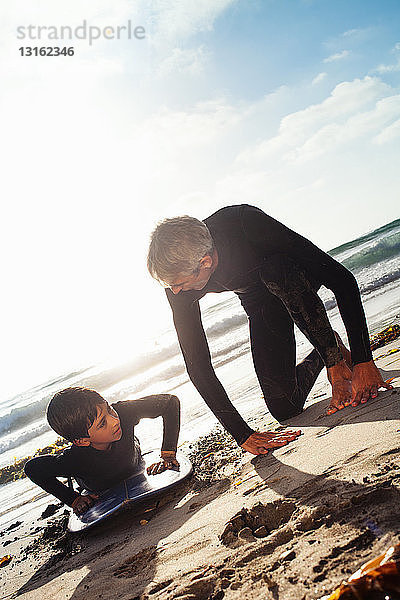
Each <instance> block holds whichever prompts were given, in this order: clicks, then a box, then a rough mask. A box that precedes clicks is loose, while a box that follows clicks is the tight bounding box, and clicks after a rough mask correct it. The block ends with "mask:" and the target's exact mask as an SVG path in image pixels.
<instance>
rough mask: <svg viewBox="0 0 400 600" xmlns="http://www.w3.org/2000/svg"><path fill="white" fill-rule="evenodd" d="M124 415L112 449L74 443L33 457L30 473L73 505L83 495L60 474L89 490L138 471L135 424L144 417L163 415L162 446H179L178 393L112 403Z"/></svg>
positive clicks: (139, 466) (140, 466)
mask: <svg viewBox="0 0 400 600" xmlns="http://www.w3.org/2000/svg"><path fill="white" fill-rule="evenodd" d="M112 407H113V408H114V410H116V411H117V413H118V416H119V418H120V424H121V429H122V437H121V439H120V440H118V441H117V442H113V443H112V444H111V447H110V448H109V449H108V450H95V449H94V448H92V447H91V446H75V445H72V446H71V447H70V448H67V450H64V452H63V453H62V454H60V455H58V456H53V455H47V454H46V455H44V456H38V457H35V458H32V459H31V460H30V461H28V462H27V463H26V465H25V473H26V475H27V476H28V477H29V478H30V479H31V480H32V481H33V482H34V483H36V484H37V485H39V486H40V487H41V488H43V489H44V490H46V492H48V493H49V494H53V496H56V498H58V499H59V500H61V502H64V503H65V504H68V505H69V506H71V505H72V503H73V501H74V500H75V498H77V496H78V495H79V494H78V493H77V492H76V491H74V490H72V489H71V488H69V487H67V486H66V485H64V484H63V483H61V482H60V481H58V479H57V477H74V479H76V480H77V481H78V483H79V484H80V485H81V486H82V487H84V488H85V489H87V490H90V491H92V492H99V491H101V490H105V489H107V488H110V487H112V486H113V485H115V484H116V483H118V482H119V481H122V480H123V479H126V478H127V477H129V476H130V475H132V474H134V473H136V472H138V471H139V470H140V469H141V468H142V467H143V462H142V455H141V452H140V445H139V440H138V439H137V437H136V436H135V435H134V427H135V425H137V424H138V423H139V421H140V419H143V418H150V419H154V418H156V417H162V418H163V421H164V435H163V442H162V446H161V449H162V450H176V446H177V442H178V435H179V427H180V407H179V400H178V398H177V397H176V396H171V395H169V394H160V395H157V396H147V397H145V398H140V399H138V400H126V401H123V402H116V403H115V404H113V405H112Z"/></svg>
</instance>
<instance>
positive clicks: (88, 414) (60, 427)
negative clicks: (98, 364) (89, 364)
mask: <svg viewBox="0 0 400 600" xmlns="http://www.w3.org/2000/svg"><path fill="white" fill-rule="evenodd" d="M103 402H105V400H104V398H103V396H100V394H98V393H97V392H95V391H94V390H89V389H88V388H84V387H69V388H66V389H65V390H61V391H60V392H57V393H56V394H54V396H53V398H52V399H51V400H50V402H49V405H48V407H47V420H48V422H49V425H50V427H51V428H52V429H54V431H55V432H56V433H58V434H59V435H62V437H63V438H65V439H67V440H69V441H70V442H73V441H74V440H79V438H82V437H88V435H89V434H88V428H89V427H91V426H92V425H93V421H94V420H95V418H96V416H97V407H98V406H99V404H102V403H103Z"/></svg>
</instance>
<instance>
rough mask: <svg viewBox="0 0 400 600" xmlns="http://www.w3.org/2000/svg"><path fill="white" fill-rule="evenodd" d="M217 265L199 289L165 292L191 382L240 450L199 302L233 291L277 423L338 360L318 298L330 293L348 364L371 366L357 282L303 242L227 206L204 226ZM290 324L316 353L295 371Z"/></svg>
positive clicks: (247, 209) (235, 416)
mask: <svg viewBox="0 0 400 600" xmlns="http://www.w3.org/2000/svg"><path fill="white" fill-rule="evenodd" d="M204 223H205V224H206V225H207V227H208V229H209V231H210V233H211V236H212V238H213V241H214V245H215V248H216V250H217V253H218V266H217V268H216V270H215V271H214V273H213V274H212V275H211V277H210V279H209V281H208V283H207V284H206V286H205V287H204V288H203V289H202V290H190V291H181V292H179V293H178V294H176V295H174V294H173V293H172V291H171V290H170V289H167V290H166V294H167V298H168V300H169V303H170V305H171V308H172V311H173V317H174V324H175V328H176V331H177V334H178V339H179V343H180V346H181V349H182V353H183V356H184V360H185V364H186V367H187V370H188V373H189V376H190V379H191V380H192V382H193V383H194V385H195V386H196V388H197V390H198V391H199V393H200V394H201V396H202V397H203V398H204V400H205V402H206V403H207V405H208V406H209V407H210V409H211V410H212V411H213V413H214V414H215V416H216V417H217V418H218V420H219V421H220V422H221V423H222V425H223V426H224V427H225V429H226V430H227V431H229V432H230V433H231V434H232V435H233V437H234V438H235V439H236V441H237V442H238V443H239V444H242V443H243V442H244V441H245V440H246V439H247V438H248V437H249V436H250V435H251V434H252V433H253V430H252V429H251V428H250V427H249V426H248V425H247V424H246V422H245V421H244V420H243V419H242V417H241V416H240V414H239V413H238V412H237V411H236V409H235V408H234V406H233V405H232V403H231V402H230V400H229V398H228V396H227V394H226V392H225V390H224V388H223V387H222V385H221V383H220V381H219V380H218V379H217V377H216V375H215V372H214V369H213V367H212V364H211V357H210V351H209V348H208V344H207V340H206V336H205V333H204V329H203V326H202V322H201V314H200V308H199V299H200V298H202V297H203V296H204V295H205V294H207V293H208V292H223V291H227V290H231V291H234V292H235V293H236V294H237V295H238V297H239V299H240V301H241V303H242V306H243V308H244V310H245V311H246V313H247V315H248V317H249V325H250V340H251V349H252V355H253V362H254V367H255V370H256V374H257V377H258V380H259V383H260V386H261V389H262V391H263V395H264V398H265V402H266V404H267V406H268V409H269V411H270V412H271V414H272V415H273V416H274V417H275V418H276V419H277V420H278V421H282V420H285V419H287V418H289V417H291V416H294V415H295V414H298V413H299V412H301V411H302V409H303V406H304V402H305V400H306V397H307V395H308V393H309V391H310V390H311V388H312V386H313V384H314V382H315V379H316V378H317V376H318V374H319V372H320V371H321V369H322V367H323V365H324V364H325V365H326V366H327V367H331V366H333V365H334V364H336V363H337V362H339V361H340V360H342V355H341V353H340V350H339V348H338V345H337V342H336V340H335V336H334V333H333V330H332V328H331V326H330V324H329V321H328V317H327V314H326V311H325V308H324V305H323V303H322V301H321V299H320V297H319V296H318V294H317V290H318V289H319V287H320V286H321V285H324V286H326V287H327V288H329V289H331V290H332V291H333V292H334V294H335V296H336V300H337V303H338V307H339V310H340V313H341V316H342V319H343V322H344V325H345V327H346V331H347V334H348V337H349V343H350V349H351V353H352V360H353V363H354V364H357V363H360V362H366V361H369V360H371V359H372V355H371V349H370V344H369V336H368V330H367V324H366V321H365V315H364V310H363V308H362V304H361V298H360V292H359V289H358V285H357V282H356V280H355V278H354V276H353V275H352V273H350V271H348V270H347V269H345V267H343V266H342V265H341V264H340V263H338V262H337V261H335V260H334V259H333V258H331V257H330V256H329V255H328V254H326V253H325V252H323V251H322V250H320V249H319V248H317V247H316V246H315V245H314V244H312V243H311V242H310V241H308V240H307V239H305V238H304V237H302V236H301V235H299V234H297V233H295V232H294V231H292V230H291V229H289V228H287V227H285V226H284V225H282V223H279V222H278V221H276V220H275V219H273V218H272V217H269V216H268V215H266V214H265V213H264V212H262V211H261V210H260V209H258V208H255V207H254V206H249V205H239V206H228V207H226V208H223V209H221V210H219V211H217V212H216V213H214V214H213V215H211V216H210V217H208V218H207V219H205V220H204ZM293 323H296V325H297V326H298V327H299V328H300V330H301V331H302V332H303V333H304V334H305V335H306V337H307V338H308V339H309V340H310V342H311V343H312V344H313V346H314V348H315V350H313V352H311V354H310V355H309V356H308V357H307V358H306V359H305V360H304V361H303V362H302V363H301V364H299V365H297V367H296V347H295V338H294V326H293Z"/></svg>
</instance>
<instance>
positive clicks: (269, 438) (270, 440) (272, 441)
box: [241, 430, 301, 454]
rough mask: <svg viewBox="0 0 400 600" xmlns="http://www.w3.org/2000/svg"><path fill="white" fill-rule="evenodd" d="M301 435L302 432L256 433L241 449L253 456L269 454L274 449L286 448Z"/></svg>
mask: <svg viewBox="0 0 400 600" xmlns="http://www.w3.org/2000/svg"><path fill="white" fill-rule="evenodd" d="M299 435H301V431H300V430H298V431H292V430H289V431H277V432H275V431H263V432H258V431H255V432H254V433H252V434H251V436H250V437H249V438H247V440H246V441H245V442H243V444H241V448H243V450H246V451H247V452H251V454H267V453H268V452H269V450H271V449H273V448H280V447H281V446H286V444H288V443H289V442H292V441H293V440H295V439H296V438H297V437H299Z"/></svg>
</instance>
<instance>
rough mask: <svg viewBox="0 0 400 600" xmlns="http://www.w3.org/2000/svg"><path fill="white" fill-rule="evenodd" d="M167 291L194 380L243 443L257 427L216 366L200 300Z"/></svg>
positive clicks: (233, 433) (215, 413)
mask: <svg viewBox="0 0 400 600" xmlns="http://www.w3.org/2000/svg"><path fill="white" fill-rule="evenodd" d="M166 294H167V298H168V301H169V303H170V305H171V308H172V313H173V319H174V325H175V329H176V332H177V334H178V340H179V345H180V347H181V350H182V354H183V358H184V361H185V365H186V369H187V372H188V374H189V377H190V379H191V381H192V383H193V384H194V386H195V387H196V389H197V391H198V392H199V394H200V395H201V396H202V397H203V399H204V400H205V402H206V404H207V406H208V407H209V408H210V409H211V411H212V412H213V413H214V415H215V416H216V417H217V419H218V421H219V422H220V423H221V424H222V425H223V427H224V428H225V429H226V430H227V431H228V432H229V433H230V434H231V435H232V436H233V437H234V438H235V440H236V441H237V443H238V444H243V442H244V441H245V440H247V438H248V437H249V436H250V435H251V434H252V433H254V430H253V429H251V428H250V427H249V426H248V425H247V423H246V421H244V419H243V418H242V417H241V416H240V414H239V413H238V411H237V410H236V408H235V407H234V406H233V404H232V403H231V401H230V400H229V398H228V396H227V393H226V392H225V390H224V388H223V386H222V385H221V382H220V381H219V379H218V378H217V376H216V374H215V371H214V369H213V367H212V363H211V355H210V349H209V347H208V343H207V338H206V335H205V332H204V328H203V325H202V322H201V314H200V306H199V301H198V300H194V301H192V300H190V299H189V300H186V297H185V296H184V295H183V294H182V293H180V294H177V295H174V294H173V293H172V292H171V290H168V289H167V290H166Z"/></svg>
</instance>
